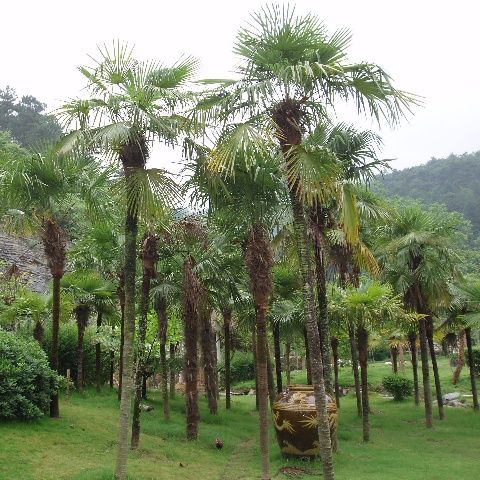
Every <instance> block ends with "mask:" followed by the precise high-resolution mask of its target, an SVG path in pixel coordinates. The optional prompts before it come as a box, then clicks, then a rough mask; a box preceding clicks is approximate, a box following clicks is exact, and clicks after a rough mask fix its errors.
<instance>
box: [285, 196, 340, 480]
mask: <svg viewBox="0 0 480 480" xmlns="http://www.w3.org/2000/svg"><path fill="white" fill-rule="evenodd" d="M290 200H291V204H292V210H293V227H294V234H295V240H296V245H297V251H298V256H299V264H300V270H301V273H302V280H303V300H304V307H305V320H306V331H307V340H308V346H309V354H310V367H311V371H312V383H313V389H314V396H315V406H316V410H317V419H318V437H319V449H320V457H321V459H322V467H323V475H324V478H325V480H332V479H333V478H334V472H333V457H332V443H331V440H330V425H329V419H328V413H327V396H326V391H325V383H324V379H323V362H322V352H321V347H320V337H319V332H318V326H317V315H316V311H315V310H316V308H315V297H314V294H313V292H314V290H313V289H314V284H315V280H314V273H313V269H312V261H311V258H310V257H311V255H310V249H309V241H308V234H307V226H306V222H305V216H304V211H303V206H302V204H301V203H300V202H299V201H298V200H297V198H296V195H295V193H294V192H290Z"/></svg>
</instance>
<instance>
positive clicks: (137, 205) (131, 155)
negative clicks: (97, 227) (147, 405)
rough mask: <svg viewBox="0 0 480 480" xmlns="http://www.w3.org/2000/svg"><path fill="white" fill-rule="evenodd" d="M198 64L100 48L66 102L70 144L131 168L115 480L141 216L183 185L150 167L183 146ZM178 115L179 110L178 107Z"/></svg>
mask: <svg viewBox="0 0 480 480" xmlns="http://www.w3.org/2000/svg"><path fill="white" fill-rule="evenodd" d="M195 65H196V62H195V61H194V60H192V59H191V58H186V59H184V60H181V61H179V62H177V63H176V64H175V65H173V66H172V67H170V68H167V67H164V66H162V65H161V64H159V63H157V62H153V61H144V62H140V61H138V60H136V59H135V58H134V57H133V55H132V51H131V49H129V48H128V46H127V45H122V44H120V43H117V44H114V45H113V49H112V50H111V51H110V50H109V49H108V48H106V47H105V48H103V49H102V48H100V58H99V60H98V61H96V64H95V65H94V66H93V67H92V68H85V67H82V68H80V72H81V73H82V74H83V75H84V76H85V77H86V79H87V82H88V83H87V89H88V92H89V93H90V94H91V97H90V98H88V99H85V100H84V99H79V100H73V101H71V102H68V103H66V104H65V105H64V106H63V107H62V109H61V111H60V117H61V118H62V119H63V120H64V121H65V125H66V127H67V128H73V129H74V131H72V132H71V133H70V134H68V135H66V137H65V138H64V140H63V149H65V150H66V149H70V148H73V147H75V146H77V145H80V146H86V147H87V148H89V149H92V150H95V151H100V152H102V153H104V154H105V155H106V156H107V158H110V159H112V160H113V161H115V162H117V161H120V163H121V165H122V167H123V177H122V178H121V181H120V182H119V190H120V192H121V194H122V198H123V204H124V206H125V259H124V267H123V270H124V275H125V328H124V330H125V332H124V346H123V371H122V393H121V402H120V425H119V443H118V454H117V463H116V468H115V478H117V479H120V480H124V479H125V477H126V468H127V456H128V429H129V425H130V404H131V398H132V386H133V385H132V367H133V339H134V331H135V272H136V251H137V229H138V220H139V216H140V215H144V214H146V213H152V210H154V209H155V208H157V207H158V204H159V203H160V204H163V205H165V204H166V203H168V202H169V201H170V199H171V197H172V196H175V195H176V190H175V186H174V184H173V182H172V181H171V179H170V178H169V177H168V176H167V175H165V172H164V171H162V170H159V169H146V163H147V159H148V156H149V149H150V144H151V143H152V142H153V141H154V140H155V139H159V140H161V141H163V142H164V143H166V144H173V143H175V141H176V139H177V137H178V135H179V132H180V131H181V130H182V127H183V126H184V125H185V123H184V120H183V119H182V118H181V117H180V116H178V115H176V112H175V109H176V108H179V106H180V107H181V106H182V105H184V103H185V102H186V101H187V100H188V95H187V94H185V93H183V92H182V90H181V88H182V86H183V85H184V84H185V83H186V82H187V81H188V80H189V78H190V77H191V75H192V73H193V71H194V68H195ZM177 113H178V112H177Z"/></svg>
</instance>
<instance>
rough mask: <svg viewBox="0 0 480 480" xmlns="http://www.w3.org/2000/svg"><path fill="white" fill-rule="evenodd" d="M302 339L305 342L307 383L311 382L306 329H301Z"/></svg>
mask: <svg viewBox="0 0 480 480" xmlns="http://www.w3.org/2000/svg"><path fill="white" fill-rule="evenodd" d="M303 341H304V344H305V363H306V367H307V384H308V385H311V384H312V364H311V363H310V347H309V345H308V333H307V329H306V328H304V329H303Z"/></svg>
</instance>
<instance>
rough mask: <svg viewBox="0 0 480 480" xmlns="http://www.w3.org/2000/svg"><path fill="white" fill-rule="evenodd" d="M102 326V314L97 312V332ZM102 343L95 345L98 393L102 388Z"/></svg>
mask: <svg viewBox="0 0 480 480" xmlns="http://www.w3.org/2000/svg"><path fill="white" fill-rule="evenodd" d="M101 326H102V312H97V332H98V330H99V329H100V327H101ZM101 355H102V352H101V349H100V342H97V343H96V344H95V383H96V386H97V392H99V391H100V388H101V386H102V360H101Z"/></svg>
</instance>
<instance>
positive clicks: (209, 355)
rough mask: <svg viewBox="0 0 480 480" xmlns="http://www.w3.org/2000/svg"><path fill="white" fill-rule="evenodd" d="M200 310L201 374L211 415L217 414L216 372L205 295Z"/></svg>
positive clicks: (210, 323) (209, 313)
mask: <svg viewBox="0 0 480 480" xmlns="http://www.w3.org/2000/svg"><path fill="white" fill-rule="evenodd" d="M202 297H203V298H202V308H200V312H199V313H200V314H199V320H200V329H201V330H200V331H201V336H200V340H201V346H202V357H203V372H204V378H205V393H206V394H207V400H208V410H209V411H210V413H211V414H213V415H216V414H217V408H218V406H217V388H216V383H217V382H216V370H215V357H214V354H215V353H214V352H215V350H214V344H215V343H214V340H215V335H214V332H213V328H212V322H211V316H212V310H211V308H210V307H209V305H208V304H207V302H208V300H207V298H206V295H205V293H204V294H203V295H202Z"/></svg>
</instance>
